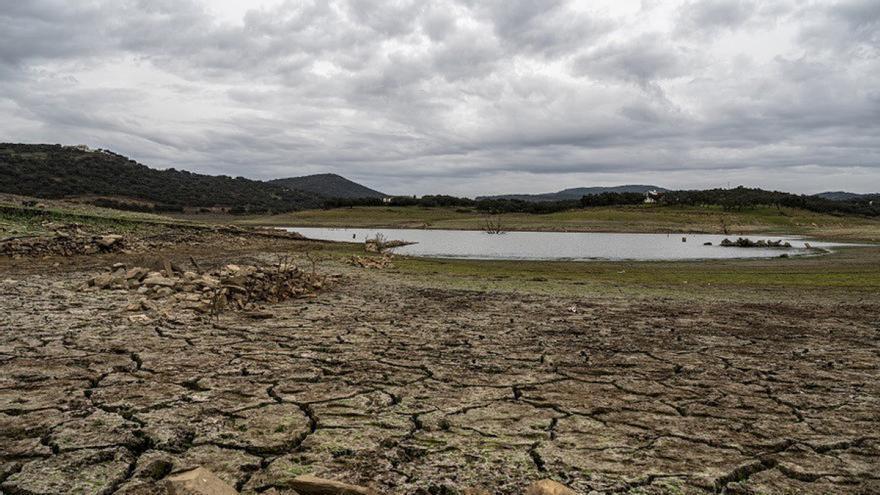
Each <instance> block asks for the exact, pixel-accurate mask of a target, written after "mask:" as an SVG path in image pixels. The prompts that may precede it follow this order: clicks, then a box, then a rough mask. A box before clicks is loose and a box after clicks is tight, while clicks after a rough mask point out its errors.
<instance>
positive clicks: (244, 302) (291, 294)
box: [80, 261, 337, 313]
mask: <svg viewBox="0 0 880 495" xmlns="http://www.w3.org/2000/svg"><path fill="white" fill-rule="evenodd" d="M336 278H337V277H336V276H329V277H327V276H321V275H319V274H317V273H312V272H306V271H303V270H300V269H299V268H298V267H296V266H294V265H290V264H279V265H275V266H261V267H258V266H252V265H244V266H239V265H231V264H230V265H226V266H224V267H223V268H220V269H218V270H214V271H211V272H207V273H197V272H194V271H183V270H182V269H181V268H179V267H177V266H176V265H173V264H172V263H169V262H167V261H166V262H165V269H164V270H162V271H153V270H150V269H148V268H144V267H133V268H127V267H126V266H125V265H124V264H122V263H117V264H115V265H113V266H112V267H111V269H110V271H109V272H105V273H101V274H99V275H97V276H95V277H92V278H91V279H89V280H88V281H87V282H86V283H85V284H83V285H82V286H81V287H80V289H81V290H101V289H124V290H129V291H136V292H137V293H138V294H141V295H142V296H143V297H142V298H141V299H140V300H139V301H138V302H136V303H132V304H130V305H129V307H128V309H129V310H130V311H139V310H157V309H159V305H158V304H157V303H156V302H155V301H156V300H162V301H161V302H162V306H165V307H167V306H168V305H169V303H170V304H171V305H172V306H175V307H178V308H183V309H194V310H196V311H199V312H203V313H217V312H220V311H223V310H245V311H252V310H254V309H257V305H258V304H260V303H276V302H280V301H283V300H285V299H291V298H296V297H306V296H311V295H313V294H314V293H315V292H317V291H320V290H322V289H325V288H327V287H328V286H329V285H330V284H332V282H333V281H335V279H336Z"/></svg>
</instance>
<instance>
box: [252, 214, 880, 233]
mask: <svg viewBox="0 0 880 495" xmlns="http://www.w3.org/2000/svg"><path fill="white" fill-rule="evenodd" d="M486 217H487V216H486V215H485V214H484V213H481V212H477V211H472V210H467V209H455V208H422V207H394V208H390V207H357V208H339V209H333V210H307V211H301V212H294V213H286V214H282V215H271V216H258V217H247V218H238V219H236V221H237V222H238V223H243V224H252V225H274V226H282V225H283V226H302V227H367V228H371V227H372V228H430V229H466V230H482V229H483V228H484V226H485V222H486ZM498 218H499V219H500V220H501V224H502V226H503V228H504V229H506V230H511V231H563V232H661V233H665V232H672V233H679V232H680V233H713V234H714V233H724V231H725V229H726V230H727V231H728V232H730V233H731V234H732V235H735V234H759V233H760V234H794V235H806V236H811V237H818V238H826V239H841V240H845V239H849V240H866V241H877V242H880V220H878V219H869V218H862V217H853V216H848V217H842V216H834V215H827V214H820V213H813V212H809V211H805V210H798V209H791V208H781V209H777V208H770V207H765V208H754V209H749V210H742V211H724V210H722V209H721V208H717V207H670V206H654V205H637V206H616V207H599V208H587V209H578V210H570V211H563V212H558V213H550V214H546V215H535V214H526V213H507V214H502V215H499V216H498Z"/></svg>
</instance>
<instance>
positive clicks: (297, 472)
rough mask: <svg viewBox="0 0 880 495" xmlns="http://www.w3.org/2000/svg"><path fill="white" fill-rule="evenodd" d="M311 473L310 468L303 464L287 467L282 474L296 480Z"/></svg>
mask: <svg viewBox="0 0 880 495" xmlns="http://www.w3.org/2000/svg"><path fill="white" fill-rule="evenodd" d="M311 472H312V468H311V467H309V466H306V465H304V464H291V465H290V466H288V467H287V469H286V470H285V471H284V473H285V474H286V475H288V476H290V477H291V478H296V477H297V476H302V475H304V474H309V473H311Z"/></svg>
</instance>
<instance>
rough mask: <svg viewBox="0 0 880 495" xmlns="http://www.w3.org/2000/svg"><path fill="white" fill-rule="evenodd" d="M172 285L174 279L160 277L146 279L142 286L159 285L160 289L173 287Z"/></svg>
mask: <svg viewBox="0 0 880 495" xmlns="http://www.w3.org/2000/svg"><path fill="white" fill-rule="evenodd" d="M174 283H175V282H174V279H170V278H168V277H163V276H161V275H156V276H152V277H147V278H146V279H144V285H147V286H155V285H159V286H162V287H174Z"/></svg>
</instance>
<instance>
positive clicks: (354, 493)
mask: <svg viewBox="0 0 880 495" xmlns="http://www.w3.org/2000/svg"><path fill="white" fill-rule="evenodd" d="M289 484H290V487H291V488H293V489H294V490H296V491H297V493H300V494H301V495H376V492H375V491H374V490H371V489H369V488H364V487H362V486H357V485H349V484H347V483H342V482H339V481H333V480H327V479H323V478H318V477H317V476H313V475H311V474H303V475H300V476H297V477H296V478H294V479H293V481H291V482H290V483H289Z"/></svg>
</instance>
